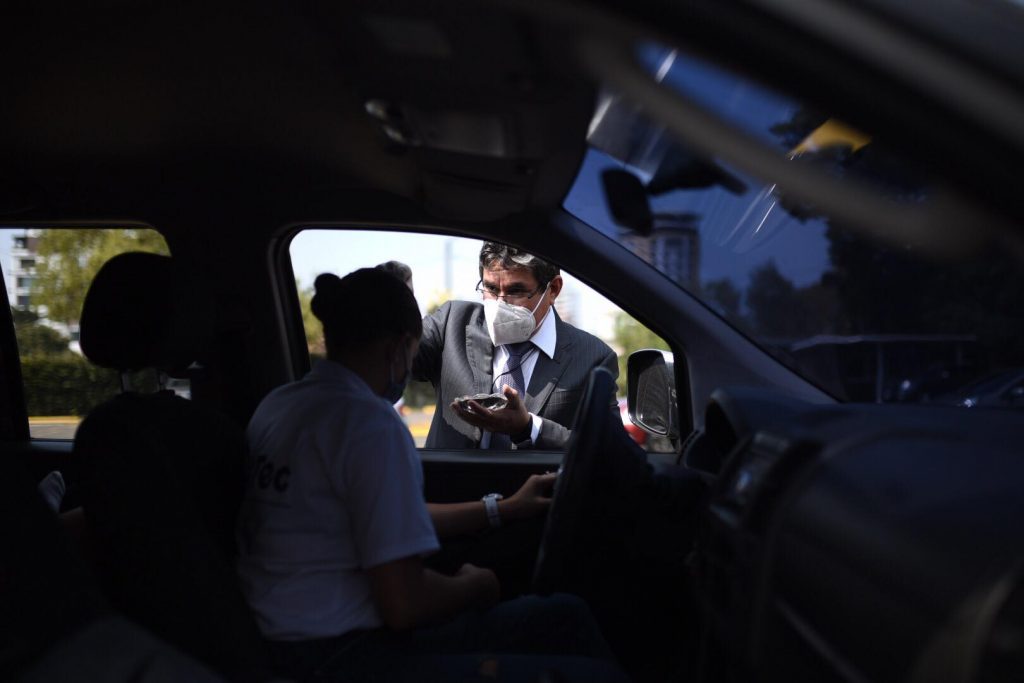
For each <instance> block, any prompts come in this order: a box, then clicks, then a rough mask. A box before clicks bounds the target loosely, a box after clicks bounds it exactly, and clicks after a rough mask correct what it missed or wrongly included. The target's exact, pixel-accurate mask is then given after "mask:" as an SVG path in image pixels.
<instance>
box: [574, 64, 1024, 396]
mask: <svg viewBox="0 0 1024 683" xmlns="http://www.w3.org/2000/svg"><path fill="white" fill-rule="evenodd" d="M634 57H635V60H636V65H637V67H638V70H639V71H640V72H642V73H646V74H647V76H648V77H649V79H650V81H651V84H652V85H654V86H655V87H657V88H659V89H661V90H662V91H664V92H666V93H668V94H669V96H671V97H677V98H679V101H685V102H687V105H686V106H688V107H691V108H692V109H691V111H692V110H693V109H698V110H700V111H702V112H704V113H705V114H707V115H709V116H710V117H712V118H714V119H716V120H717V121H718V122H720V123H722V125H728V126H730V127H731V129H732V130H733V131H735V133H736V135H737V136H745V137H746V138H747V139H749V140H750V141H752V142H753V143H756V144H757V145H759V146H760V147H761V148H763V149H764V150H766V151H767V152H768V153H771V154H774V155H775V156H777V157H778V159H779V160H780V161H781V162H782V163H783V164H786V165H789V166H790V167H792V168H798V167H799V168H800V169H801V172H804V171H806V172H808V173H811V174H813V176H815V177H817V178H821V179H823V180H824V181H827V182H828V183H830V184H831V185H832V186H833V187H840V186H842V187H852V186H856V188H857V191H858V192H861V195H860V196H863V197H868V198H870V200H871V206H872V207H884V208H882V209H880V210H877V211H875V213H874V217H875V219H876V220H875V222H874V223H872V221H870V220H869V221H867V223H868V225H867V227H865V226H864V225H863V224H858V226H857V227H858V229H857V230H854V229H851V225H852V224H851V223H850V222H849V220H847V221H846V222H844V219H843V217H842V216H838V215H836V214H835V213H833V212H831V211H829V210H827V209H826V208H825V206H824V204H826V202H825V201H821V202H818V201H817V200H816V198H815V197H814V196H813V193H808V192H806V191H803V190H802V192H803V195H802V196H797V195H798V194H799V193H794V192H793V191H792V190H790V191H788V192H787V191H786V190H785V189H783V187H782V186H781V185H780V184H776V182H774V181H773V180H772V179H766V178H760V177H755V176H753V175H751V174H750V173H746V172H743V171H742V170H740V169H738V168H736V167H735V166H734V165H733V164H730V163H729V162H728V161H727V160H725V159H722V158H710V157H709V156H707V155H705V154H703V153H702V152H701V150H699V149H696V148H697V147H698V146H699V143H695V142H694V141H693V140H692V139H690V140H682V141H681V140H680V138H679V136H677V135H675V133H674V132H672V131H670V130H669V129H668V128H667V127H666V126H664V125H660V124H659V123H657V122H656V121H655V117H653V116H651V115H650V114H649V113H648V112H647V111H646V110H645V109H644V108H643V107H641V106H639V105H637V104H636V103H635V101H634V100H633V99H630V98H629V97H627V96H625V95H622V94H621V93H619V92H618V91H617V90H616V89H615V88H614V87H608V88H606V89H605V90H604V91H603V93H602V96H601V100H600V104H599V106H598V108H597V111H596V113H595V116H594V119H593V121H592V123H591V127H590V133H589V138H588V139H589V143H590V149H589V151H588V153H587V155H586V158H585V161H584V163H583V165H582V167H581V170H580V172H579V175H578V177H577V179H576V182H575V184H574V186H573V188H572V190H571V191H570V193H569V194H568V196H567V197H566V199H565V202H564V208H565V209H566V210H567V211H569V212H570V213H572V214H573V215H575V216H576V217H578V218H580V219H581V220H583V221H584V222H586V223H588V224H589V225H591V226H592V227H593V228H594V229H595V230H598V231H600V232H602V233H604V234H606V235H608V236H610V237H612V238H613V239H615V240H617V241H619V242H620V243H621V244H623V245H624V246H625V247H626V248H628V249H630V250H631V251H633V252H634V253H636V254H637V255H638V256H639V257H640V258H642V259H644V260H645V261H647V262H648V263H650V264H651V265H653V266H654V267H655V268H657V269H658V270H659V271H660V272H661V273H663V274H664V276H665V277H666V278H668V279H670V280H671V281H673V282H674V283H676V284H677V285H678V286H679V287H680V288H682V289H685V290H686V291H688V292H689V293H691V294H693V295H694V296H696V297H698V298H699V299H700V300H701V301H702V302H703V303H704V304H705V305H706V306H707V307H709V308H710V309H712V310H714V311H715V312H717V313H718V314H719V315H720V316H721V317H722V318H724V319H725V320H726V321H728V322H729V323H730V324H732V325H733V326H734V327H735V328H737V329H739V330H740V331H742V332H743V333H745V334H746V335H747V336H748V337H749V338H751V339H753V340H754V341H755V342H757V343H758V344H759V345H760V346H761V347H762V348H764V349H765V350H767V351H769V352H770V353H771V354H772V355H773V356H775V357H776V358H777V359H778V360H780V361H781V362H782V363H784V364H785V365H787V366H788V367H789V368H791V369H792V370H794V371H795V372H797V373H798V374H800V375H801V376H802V377H804V378H805V379H808V380H810V381H811V382H813V383H815V384H816V385H818V386H819V387H821V388H823V389H825V390H826V391H827V392H828V393H830V394H831V395H833V396H834V397H836V398H837V399H839V400H844V401H868V402H922V401H932V402H943V403H949V404H953V405H981V404H982V403H983V402H982V401H980V400H978V397H968V398H971V399H972V400H973V401H974V402H973V403H971V402H965V398H964V397H963V396H961V388H962V387H965V386H967V385H968V384H969V383H971V382H973V381H976V380H977V379H979V378H981V377H985V376H986V375H989V374H991V373H1001V374H1011V375H1012V374H1013V373H1014V372H1016V371H1017V370H1018V369H1020V368H1024V345H1022V344H1021V343H1020V340H1021V339H1022V337H1024V318H1022V317H1021V315H1020V311H1021V310H1024V287H1022V277H1024V276H1022V273H1021V270H1020V268H1019V263H1018V262H1017V261H1016V259H1015V256H1014V255H1013V254H1012V252H1010V251H1009V250H1007V249H1001V248H999V247H998V246H997V245H994V244H988V243H985V238H984V236H985V235H986V232H985V230H984V228H985V227H986V226H984V225H983V224H979V225H977V226H976V227H977V229H976V230H973V231H965V230H964V229H963V228H964V226H963V225H953V224H952V223H951V222H950V221H951V220H952V219H951V218H950V216H951V215H954V214H953V212H951V211H945V210H944V209H943V207H947V206H950V204H949V203H948V200H949V196H948V195H947V194H946V193H945V189H947V188H944V187H943V186H942V184H941V183H940V182H938V181H937V180H936V179H935V178H933V177H930V174H929V172H928V170H927V169H925V168H922V167H920V166H918V165H915V164H914V163H912V162H911V161H910V160H908V159H907V158H905V157H904V156H902V155H901V154H900V153H898V152H897V151H894V147H895V145H892V144H889V143H890V142H891V141H886V140H882V139H876V138H875V137H874V136H873V135H872V134H871V131H862V130H859V129H857V128H856V127H854V126H853V125H851V124H850V123H849V122H847V121H845V120H844V118H843V116H842V112H833V111H818V110H816V109H815V108H813V107H812V106H809V105H808V104H806V103H804V102H802V101H799V100H796V99H793V98H791V97H789V96H786V95H784V94H780V93H778V92H776V91H773V90H771V89H769V88H766V87H762V86H761V85H760V84H758V83H756V82H752V81H750V80H749V79H746V78H743V77H740V76H737V75H736V74H734V73H731V72H729V71H727V70H724V69H722V68H719V67H718V66H716V65H714V64H712V63H709V62H707V61H705V60H703V59H700V58H697V57H694V56H691V55H688V54H686V53H684V52H682V51H678V50H671V49H666V48H662V47H659V46H654V45H643V46H640V47H639V48H638V49H637V50H636V52H635V55H634ZM662 120H664V119H662ZM622 174H629V176H632V178H633V183H632V184H630V183H629V182H628V181H629V178H628V177H627V178H626V181H627V185H629V187H631V188H634V189H635V188H636V187H637V186H639V187H640V188H642V191H641V192H640V194H641V196H642V197H644V198H645V199H646V205H647V208H649V214H648V215H646V216H643V217H642V220H641V219H637V215H638V211H637V202H636V193H635V192H634V193H633V194H632V195H630V194H629V193H628V192H626V193H619V194H616V192H615V190H614V189H610V188H612V187H613V186H612V185H610V183H612V182H613V181H615V182H621V181H622ZM789 187H790V188H792V187H793V186H792V185H790V186H789ZM627 189H628V188H627ZM833 199H834V197H833ZM643 203H644V202H643V201H641V202H640V204H641V208H643V206H642V204H643ZM872 210H874V209H872ZM851 211H852V212H858V211H867V209H865V207H856V206H855V207H853V208H852V209H851ZM639 213H642V212H639ZM965 215H968V214H965ZM902 217H905V218H906V219H907V220H906V222H905V224H903V223H901V219H902ZM860 218H863V213H862V214H861V215H860ZM636 223H639V224H640V225H639V229H638V225H636ZM912 226H916V228H919V230H917V231H916V232H914V231H913V230H912V229H911V227H912ZM903 228H905V229H903ZM953 228H957V229H956V230H954V229H953ZM968 232H970V233H971V235H969V237H970V239H962V240H960V241H959V242H958V241H956V240H954V239H952V238H953V237H956V238H957V239H960V238H961V237H962V236H963V235H965V234H967V233H968ZM978 237H980V239H975V238H978Z"/></svg>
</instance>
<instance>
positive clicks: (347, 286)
mask: <svg viewBox="0 0 1024 683" xmlns="http://www.w3.org/2000/svg"><path fill="white" fill-rule="evenodd" d="M313 286H314V287H315V288H316V294H314V295H313V301H312V302H311V305H310V307H311V308H312V310H313V315H315V316H316V317H317V318H318V319H319V320H320V322H321V323H323V326H324V343H325V345H326V347H327V355H328V356H329V357H330V356H333V355H335V354H337V353H338V352H339V351H342V350H346V349H358V348H360V347H363V346H366V345H368V344H372V343H374V342H376V341H379V340H381V339H385V338H387V337H393V336H399V335H403V334H408V335H409V336H411V337H412V338H414V339H419V338H420V335H421V334H423V321H422V320H421V319H420V309H419V306H418V305H417V303H416V297H414V296H413V294H412V292H411V291H410V290H409V288H408V287H407V286H406V285H405V284H404V283H403V282H402V281H401V280H399V279H398V278H396V277H395V276H394V275H391V274H390V273H387V272H385V271H383V270H378V269H377V268H361V269H359V270H356V271H353V272H351V273H349V274H348V275H346V276H345V277H343V278H339V277H338V276H337V275H333V274H331V273H323V274H321V275H318V276H317V278H316V282H315V283H314V285H313Z"/></svg>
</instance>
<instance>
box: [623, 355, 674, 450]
mask: <svg viewBox="0 0 1024 683" xmlns="http://www.w3.org/2000/svg"><path fill="white" fill-rule="evenodd" d="M674 364H675V363H674V361H673V357H672V354H671V353H670V352H668V351H660V350H657V349H642V350H640V351H634V352H633V353H631V354H629V360H628V361H627V364H626V375H627V380H626V382H627V390H626V405H627V407H628V409H629V419H630V420H632V421H633V424H635V425H637V426H638V427H640V428H641V429H643V430H644V431H646V432H649V433H651V434H655V435H657V436H667V437H668V438H669V439H671V440H672V441H673V443H674V442H676V441H677V440H678V439H679V424H678V421H679V417H678V416H679V408H678V403H677V401H676V379H675V373H674V372H673V366H674Z"/></svg>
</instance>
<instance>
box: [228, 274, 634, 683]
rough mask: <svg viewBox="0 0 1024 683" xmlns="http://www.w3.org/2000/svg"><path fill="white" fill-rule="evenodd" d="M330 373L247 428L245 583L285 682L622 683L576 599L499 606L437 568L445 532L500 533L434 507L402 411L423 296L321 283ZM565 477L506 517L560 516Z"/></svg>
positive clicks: (370, 278)
mask: <svg viewBox="0 0 1024 683" xmlns="http://www.w3.org/2000/svg"><path fill="white" fill-rule="evenodd" d="M312 307H313V312H314V314H315V315H316V316H317V317H318V318H319V319H320V321H321V322H322V323H323V326H324V338H325V342H326V348H327V360H325V361H322V362H320V363H319V364H318V365H317V366H316V367H315V368H314V369H313V371H312V372H310V373H309V374H308V375H307V376H306V377H304V378H302V379H301V380H299V381H297V382H293V383H291V384H288V385H285V386H282V387H279V388H278V389H276V390H274V391H273V392H271V393H270V394H269V395H268V396H267V397H266V398H265V399H264V400H263V401H262V402H261V404H260V405H259V407H258V408H257V410H256V412H255V414H254V415H253V418H252V421H251V422H250V424H249V428H248V440H249V447H250V455H249V458H250V460H249V478H248V482H247V486H246V496H245V500H244V503H243V506H242V511H241V515H240V520H239V542H240V559H239V565H238V571H239V576H240V579H241V585H242V589H243V592H244V593H245V595H246V598H247V599H248V601H249V604H250V605H251V607H252V609H253V611H254V613H255V615H256V618H257V620H258V622H259V624H260V627H261V629H262V631H263V633H264V635H265V636H266V637H267V638H268V639H269V640H270V642H271V647H272V653H273V654H274V655H275V659H276V660H277V662H278V665H279V667H280V668H281V673H282V674H284V675H288V676H291V677H294V678H298V679H303V678H307V677H312V676H314V675H315V676H316V677H317V679H318V680H325V679H326V680H331V679H335V680H376V679H379V680H402V679H406V680H427V679H431V680H446V679H448V678H457V679H458V680H473V679H474V677H475V676H477V675H479V676H480V679H481V680H488V681H493V680H496V679H495V677H494V676H493V675H491V674H493V673H494V671H493V670H492V669H491V668H488V669H487V670H486V671H478V668H479V662H480V655H479V652H500V653H502V654H501V655H500V656H499V657H498V658H497V661H499V662H500V663H501V666H500V667H499V669H497V670H499V671H501V672H502V673H501V675H500V676H499V677H498V678H497V680H524V681H525V680H536V678H537V676H538V675H539V674H540V672H542V671H548V670H551V671H557V672H558V674H559V675H561V676H563V677H567V678H568V679H570V680H572V679H578V680H622V679H621V678H620V676H621V674H620V673H619V672H618V670H617V669H615V668H614V666H613V665H611V664H609V662H608V650H607V646H606V645H605V643H604V641H603V639H602V638H601V636H600V633H599V632H598V630H597V628H596V626H595V625H594V623H593V620H592V618H591V617H590V615H589V611H588V610H587V608H586V605H585V604H583V603H582V601H579V600H578V599H576V598H572V597H569V596H553V597H551V598H544V599H541V598H536V597H530V598H521V599H518V600H514V601H510V602H506V603H502V604H501V605H498V606H496V607H495V603H497V600H498V595H499V586H498V581H497V579H496V577H495V575H494V573H493V572H492V571H490V570H488V569H483V568H480V567H476V566H473V565H470V564H465V565H463V566H462V567H461V568H459V569H458V571H457V572H455V573H454V575H451V576H447V575H442V574H440V573H437V572H434V571H432V570H430V569H427V568H426V567H424V565H423V561H422V558H423V557H424V556H425V555H427V554H430V553H432V552H434V551H436V550H437V549H438V547H439V544H438V540H437V531H435V529H437V530H440V531H441V532H442V533H464V532H466V531H471V530H474V529H478V528H485V527H486V526H487V525H488V515H487V513H488V511H487V509H486V507H485V505H484V503H482V502H480V501H474V502H471V503H459V504H452V505H434V506H431V509H430V510H429V511H428V508H427V505H426V503H425V502H424V499H423V472H422V466H421V464H420V460H419V456H418V454H417V452H416V449H415V446H414V444H413V441H412V438H411V436H410V435H409V432H408V430H407V429H406V428H405V426H404V425H403V423H402V421H401V418H399V416H398V415H397V414H396V413H395V411H394V409H393V408H392V404H393V403H394V401H395V400H396V399H397V398H398V397H399V396H401V394H402V390H403V389H404V387H405V383H406V381H407V379H408V376H409V368H410V365H411V363H412V359H413V358H414V357H415V355H416V350H417V347H418V344H419V337H420V334H421V331H422V323H421V320H420V317H419V308H418V306H417V304H416V300H415V298H414V297H413V295H412V292H411V291H410V290H409V288H407V287H406V286H405V285H404V284H402V283H401V282H400V281H399V280H397V279H396V278H394V277H392V276H391V275H389V274H387V273H385V272H383V271H380V270H375V269H362V270H358V271H356V272H354V273H351V274H349V275H348V276H346V277H345V278H344V279H339V278H337V277H336V276H334V275H326V274H325V275H321V276H320V277H318V278H317V280H316V295H315V296H314V298H313V302H312ZM551 483H552V482H551V477H532V478H531V479H530V480H529V481H527V483H526V484H524V486H523V487H522V488H521V489H520V491H519V492H517V493H516V494H515V495H513V496H510V497H509V499H507V500H505V501H501V502H502V503H503V504H504V505H503V509H502V510H501V514H503V515H504V516H505V517H506V518H514V517H516V516H527V515H533V514H537V513H538V512H540V511H542V510H543V509H544V507H545V506H546V505H547V502H548V499H547V498H546V497H545V494H546V491H547V490H549V489H550V486H551Z"/></svg>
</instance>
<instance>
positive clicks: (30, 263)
mask: <svg viewBox="0 0 1024 683" xmlns="http://www.w3.org/2000/svg"><path fill="white" fill-rule="evenodd" d="M126 251H148V252H155V253H161V254H168V253H169V251H168V249H167V244H166V242H164V239H163V237H162V236H161V235H160V234H159V233H158V232H156V231H155V230H148V229H137V228H132V229H101V228H91V229H81V230H79V229H42V228H32V229H26V228H16V229H15V228H9V229H3V230H0V258H2V259H3V271H4V276H5V280H6V282H5V284H6V286H7V295H8V299H9V301H10V304H11V313H12V316H13V318H14V328H15V335H16V337H17V340H18V352H19V355H20V358H21V371H22V377H23V381H24V389H25V401H26V404H27V409H28V414H29V433H30V435H31V437H32V438H35V439H71V438H73V437H74V434H75V430H76V429H77V427H78V423H79V422H80V421H81V419H82V418H83V417H84V416H85V415H86V414H88V412H89V411H90V410H92V408H93V407H95V406H97V405H99V404H100V403H102V402H104V401H106V400H108V399H110V398H112V397H113V396H115V395H116V394H118V393H119V392H120V391H121V378H120V376H119V375H118V373H117V372H116V371H114V370H109V369H106V368H100V367H97V366H95V365H93V364H92V363H90V362H89V361H88V360H87V359H86V358H85V357H84V356H82V353H81V350H80V349H79V346H78V321H79V317H80V315H81V310H82V302H83V300H84V298H85V293H86V291H87V290H88V288H89V284H90V282H92V278H93V276H95V274H96V272H97V271H98V270H99V268H100V266H102V265H103V263H105V262H106V261H107V260H108V259H110V258H111V257H112V256H115V255H117V254H119V253H122V252H126ZM130 383H131V386H132V388H135V389H138V390H150V391H151V390H153V389H155V388H156V386H157V378H156V376H155V374H154V373H152V372H139V373H135V374H134V375H133V376H132V377H131V380H130ZM187 384H188V382H187V380H177V381H176V384H175V386H173V387H171V388H173V389H174V390H175V392H176V393H178V394H179V395H184V396H187V395H188V386H187Z"/></svg>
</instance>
